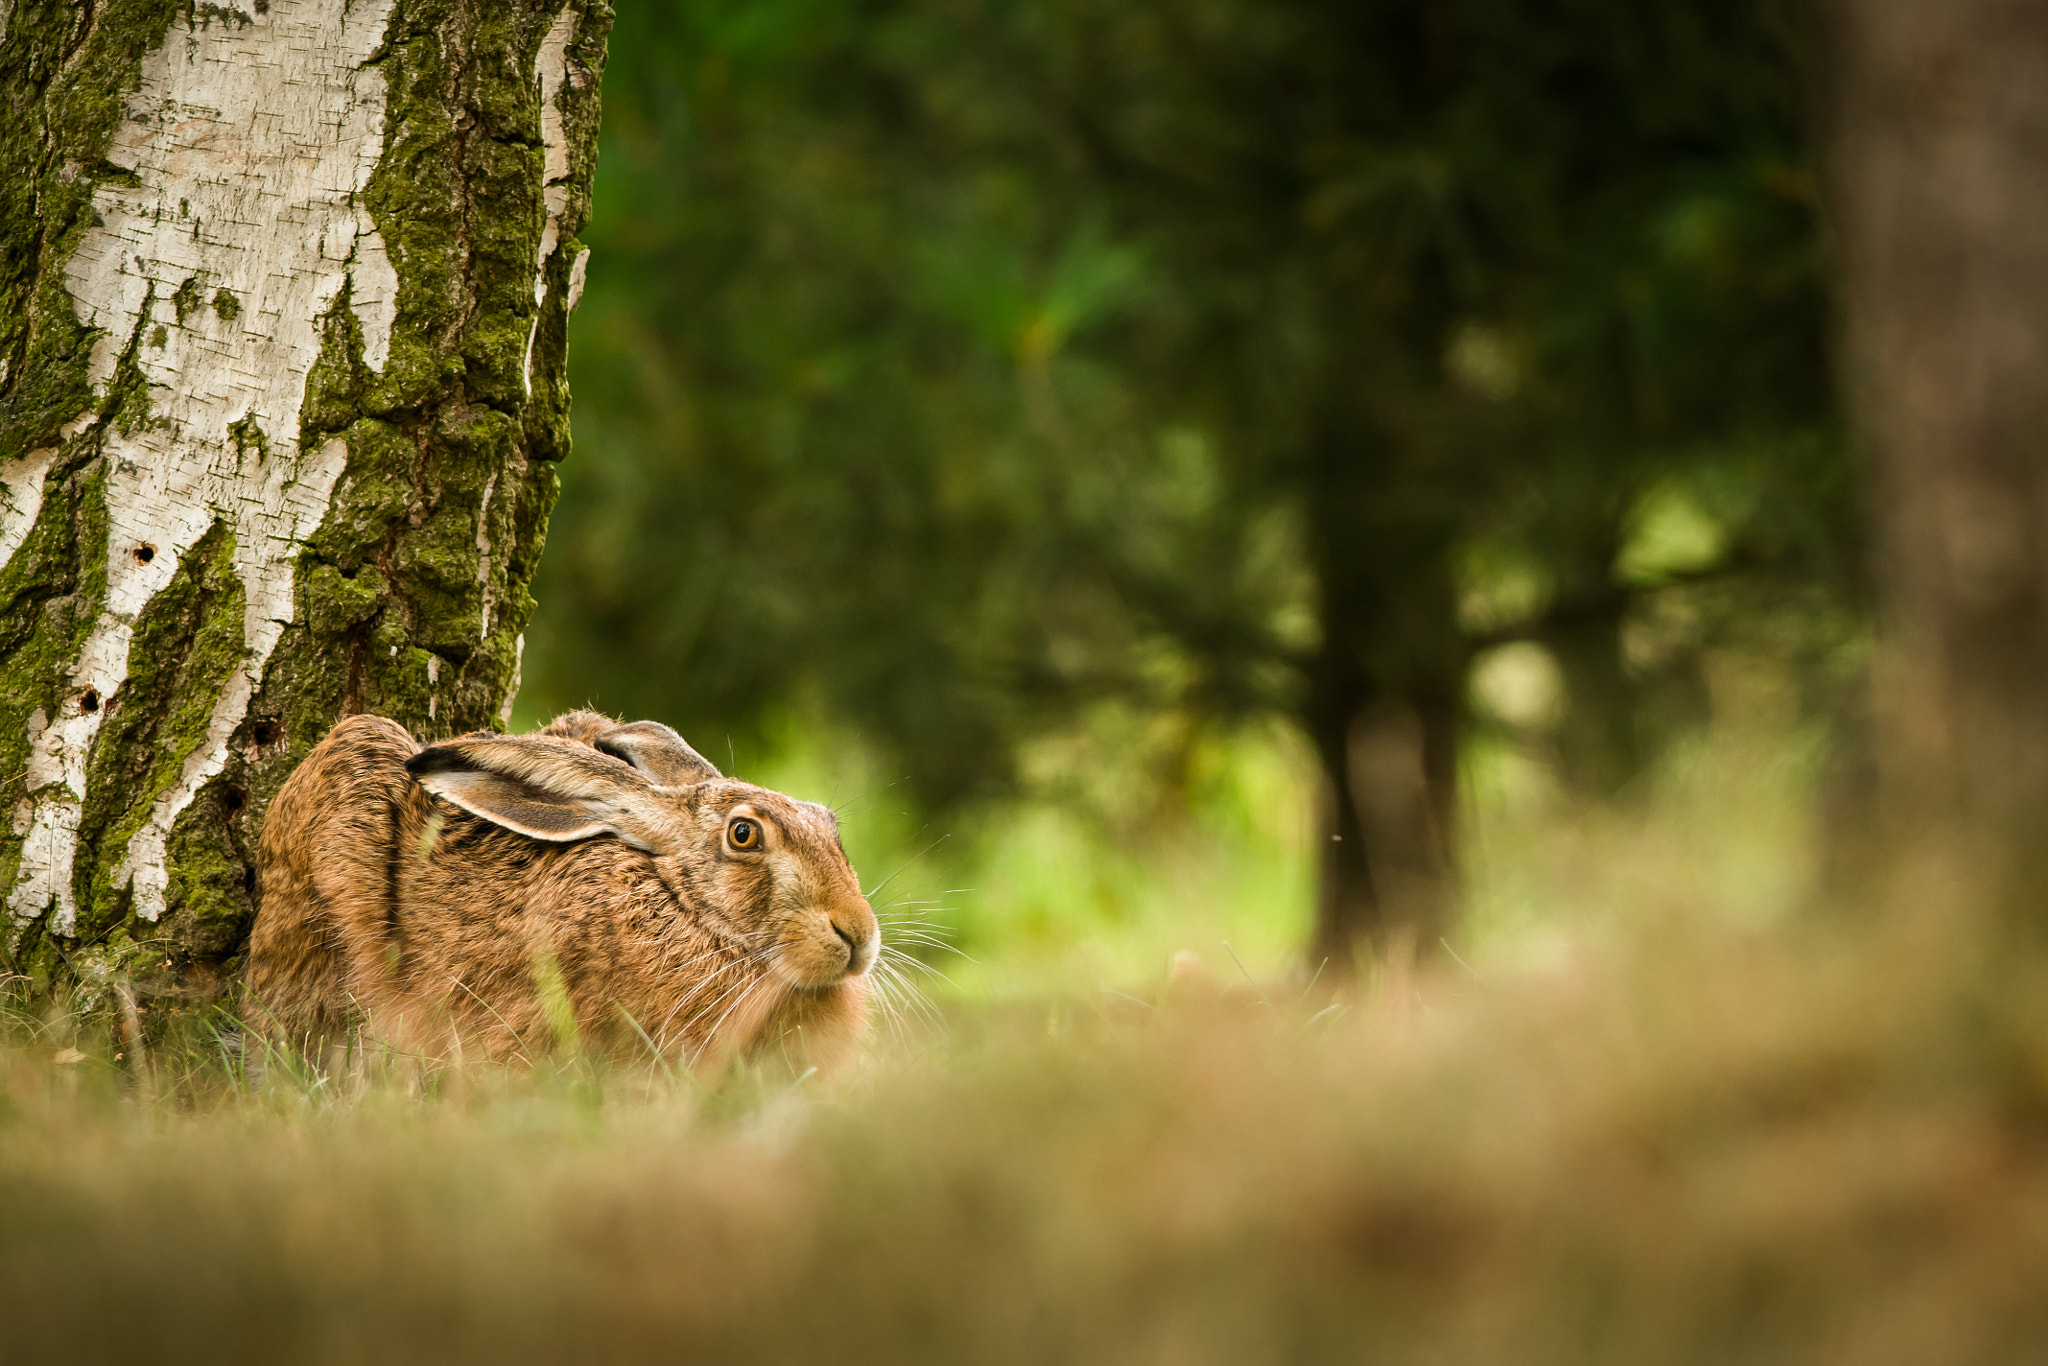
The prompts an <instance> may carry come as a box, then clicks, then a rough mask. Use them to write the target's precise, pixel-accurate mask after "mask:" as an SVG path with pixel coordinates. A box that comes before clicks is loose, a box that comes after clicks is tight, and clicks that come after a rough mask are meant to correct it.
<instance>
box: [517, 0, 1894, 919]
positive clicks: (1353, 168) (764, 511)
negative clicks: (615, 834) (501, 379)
mask: <svg viewBox="0 0 2048 1366" xmlns="http://www.w3.org/2000/svg"><path fill="white" fill-rule="evenodd" d="M1786 13H1787V11H1786V10H1785V8H1784V7H1782V6H1780V5H1778V4H1775V3H1769V0H1630V2H1629V3H1619V0H1436V2H1434V3H1428V4H1424V3H1420V0H1348V2H1347V3H1314V2H1312V0H1256V3H1255V2H1254V0H1200V2H1198V3H1196V2H1191V0H1172V2H1171V3H1168V0H1037V2H1035V3H1025V2H1024V0H753V3H749V4H747V5H737V6H736V5H730V4H718V3H710V2H709V0H670V2H669V3H661V4H654V3H649V4H644V5H635V6H630V7H626V8H625V9H624V11H623V12H622V13H621V15H620V18H619V23H618V27H617V30H616V33H615V36H614V40H613V49H612V58H611V63H610V65H609V67H608V69H607V72H606V76H605V82H606V84H605V92H604V93H605V120H604V135H603V136H604V141H603V148H602V156H601V162H600V167H599V172H598V183H597V190H596V210H595V221H594V222H593V225H592V227H591V230H590V233H589V241H590V244H591V246H592V247H593V248H594V255H593V262H592V266H591V270H590V285H589V289H588V291H587V293H586V295H585V298H584V301H583V304H582V307H581V311H580V312H579V313H578V315H577V318H576V321H575V327H574V337H573V344H572V348H571V356H572V360H571V364H572V367H573V372H574V373H573V382H574V387H575V391H576V401H577V407H576V428H577V442H578V444H577V455H576V458H575V459H574V460H573V461H571V462H569V464H568V465H567V466H566V467H565V470H564V476H565V481H566V485H565V494H564V498H563V501H562V504H561V507H560V510H559V511H558V513H557V514H556V517H555V521H554V526H553V528H552V532H551V542H550V545H549V547H548V551H547V554H546V556H545V558H544V560H543V568H542V572H541V582H540V585H539V588H538V593H539V596H540V598H541V603H542V605H541V609H540V613H539V615H538V617H537V618H536V621H535V625H534V628H533V639H532V641H531V642H530V644H531V649H530V651H529V654H528V678H529V685H530V687H529V695H528V697H527V699H526V701H525V702H524V704H523V705H525V706H526V707H529V708H532V709H534V710H544V709H550V708H552V707H555V706H561V705H570V704H575V703H583V702H590V703H594V704H595V705H598V706H601V707H603V708H605V709H607V710H609V711H612V712H615V713H621V714H626V715H634V716H640V715H646V716H656V717H660V718H662V719H665V720H669V721H671V722H673V723H675V724H677V725H678V726H679V727H681V728H682V729H683V730H684V731H685V733H687V734H690V735H691V736H693V737H694V738H695V739H696V740H697V742H698V744H699V745H700V747H702V748H704V749H705V751H706V752H707V753H710V754H712V755H713V756H714V757H717V758H721V759H722V758H723V757H724V755H723V754H722V753H721V751H722V750H724V749H726V748H727V746H728V745H730V746H732V747H734V748H735V749H736V750H737V749H745V750H747V751H750V752H754V753H760V752H762V751H763V750H769V749H773V748H774V744H773V741H774V739H775V737H776V736H778V735H782V734H786V733H788V731H789V729H790V726H791V718H792V717H795V718H803V720H804V721H805V722H807V723H816V724H817V725H819V726H824V727H829V730H826V731H823V732H820V733H829V734H833V735H840V736H847V737H851V742H852V743H857V744H858V745H860V746H862V747H864V748H866V749H868V750H871V751H873V752H874V753H875V754H877V755H879V756H880V758H879V760H878V762H880V763H881V764H883V765H884V767H885V769H886V771H887V773H888V778H887V779H881V778H879V777H878V781H881V782H884V783H886V782H887V781H889V780H891V779H893V778H894V775H895V774H896V773H901V774H903V775H905V777H904V780H903V783H902V785H901V787H900V788H891V789H890V792H891V795H890V797H889V800H890V801H891V802H899V799H900V803H901V804H903V805H905V806H906V808H907V809H912V810H922V811H930V810H933V809H943V808H953V809H956V810H957V809H959V808H961V807H962V806H963V805H965V806H972V805H973V804H974V803H975V802H976V801H977V800H979V799H986V798H990V797H995V796H1001V795H1003V794H1006V793H1012V792H1015V791H1016V790H1017V789H1018V786H1019V784H1020V782H1021V783H1022V784H1023V785H1024V786H1025V787H1026V788H1030V789H1033V790H1039V791H1046V790H1051V791H1054V792H1055V794H1056V792H1057V789H1058V788H1059V787H1060V786H1061V782H1062V779H1063V775H1064V777H1066V778H1071V776H1072V775H1073V774H1074V773H1075V772H1076V771H1077V770H1080V769H1085V768H1087V767H1089V766H1091V765H1093V766H1097V767H1100V766H1104V765H1108V766H1113V767H1114V766H1122V767H1124V768H1130V769H1142V770H1143V771H1144V772H1146V773H1147V774H1149V775H1151V778H1152V780H1153V781H1152V783H1151V785H1150V786H1149V787H1144V788H1143V790H1133V791H1130V792H1124V793H1122V794H1121V795H1120V796H1119V797H1118V798H1117V799H1116V800H1115V801H1113V802H1111V803H1108V806H1109V807H1110V808H1112V809H1113V815H1114V816H1115V818H1116V819H1118V820H1121V821H1122V822H1123V823H1124V826H1123V828H1126V829H1137V828H1140V827H1142V826H1144V825H1145V823H1146V822H1147V821H1148V820H1149V819H1151V818H1152V817H1153V816H1155V815H1156V814H1157V809H1158V808H1159V807H1160V806H1161V805H1162V804H1167V805H1170V804H1172V803H1173V802H1175V801H1177V800H1181V799H1182V798H1183V797H1184V796H1185V794H1186V793H1187V791H1188V790H1189V785H1190V783H1191V781H1193V779H1194V777H1195V775H1196V774H1197V772H1198V770H1199V769H1200V766H1201V764H1202V763H1203V762H1204V760H1203V759H1202V755H1203V754H1204V753H1205V745H1209V744H1211V743H1212V742H1213V740H1214V738H1215V737H1218V736H1228V735H1231V734H1238V733H1242V728H1243V727H1244V726H1246V725H1247V724H1252V723H1257V722H1260V721H1261V720H1262V719H1264V718H1275V717H1277V718H1280V719H1282V720H1283V721H1284V722H1286V723H1289V724H1291V725H1292V726H1293V727H1294V728H1295V729H1296V730H1297V731H1298V733H1300V734H1301V735H1303V736H1305V737H1306V738H1307V739H1308V741H1309V744H1310V747H1311V749H1312V751H1313V753H1314V754H1315V756H1316V760H1317V761H1318V762H1319V763H1320V766H1321V769H1322V774H1323V783H1324V786H1325V787H1326V788H1327V789H1329V790H1330V791H1331V792H1332V793H1333V794H1334V795H1335V796H1336V798H1337V801H1336V803H1335V805H1334V806H1332V807H1331V811H1330V814H1329V815H1328V816H1327V817H1326V819H1327V820H1328V821H1330V822H1331V824H1329V825H1328V826H1327V827H1326V828H1329V829H1333V830H1336V831H1343V830H1347V829H1348V830H1353V831H1354V837H1353V839H1352V842H1351V844H1349V845H1343V844H1339V843H1331V842H1328V841H1324V842H1321V843H1319V844H1318V845H1317V847H1318V848H1321V849H1322V850H1323V851H1324V854H1325V856H1326V857H1336V856H1337V855H1340V854H1341V855H1347V856H1350V857H1352V858H1353V859H1355V860H1367V859H1369V858H1370V857H1372V854H1371V852H1370V851H1366V850H1363V849H1362V844H1363V841H1361V840H1360V839H1358V838H1357V837H1356V827H1357V825H1358V821H1359V815H1358V810H1359V809H1362V808H1361V807H1360V803H1361V802H1363V803H1364V804H1365V805H1370V801H1371V797H1370V794H1361V793H1359V792H1356V791H1353V790H1352V789H1353V788H1354V787H1355V785H1356V783H1357V782H1358V781H1359V778H1358V774H1357V772H1356V771H1355V770H1356V767H1357V766H1356V765H1355V764H1354V763H1352V762H1350V759H1349V757H1348V756H1349V753H1350V751H1349V750H1348V749H1347V746H1348V745H1350V744H1351V743H1352V741H1351V738H1350V737H1352V736H1353V735H1355V729H1356V723H1357V721H1358V718H1360V717H1361V716H1365V715H1368V714H1371V713H1372V712H1373V711H1374V709H1375V708H1384V707H1385V706H1388V705H1398V706H1400V707H1404V708H1408V709H1410V710H1411V711H1412V712H1413V713H1414V714H1416V715H1418V716H1419V717H1420V718H1421V721H1422V726H1423V733H1424V734H1425V737H1426V741H1427V744H1426V748H1427V749H1428V753H1429V755H1430V756H1431V757H1430V758H1429V761H1428V762H1429V764H1430V766H1431V769H1430V778H1431V781H1432V782H1433V783H1435V784H1436V785H1437V786H1438V787H1440V788H1448V787H1449V785H1451V784H1452V783H1453V782H1454V781H1455V774H1456V771H1457V769H1456V764H1455V762H1453V761H1447V760H1446V759H1445V758H1444V756H1445V755H1447V754H1455V752H1456V751H1457V749H1458V747H1459V746H1461V745H1463V744H1465V743H1467V742H1468V740H1469V738H1470V736H1471V734H1472V728H1473V727H1474V726H1475V725H1477V726H1479V727H1481V729H1482V730H1483V731H1484V732H1485V733H1487V734H1492V735H1495V736H1496V737H1499V736H1506V737H1508V738H1509V739H1511V740H1513V741H1514V742H1515V743H1523V744H1527V745H1532V746H1536V747H1538V748H1540V749H1541V751H1542V752H1543V754H1544V755H1545V756H1546V758H1547V759H1548V760H1551V761H1554V762H1555V763H1556V764H1557V765H1558V767H1559V768H1560V769H1561V771H1562V772H1563V773H1564V774H1565V775H1566V777H1567V780H1568V781H1569V782H1571V783H1572V784H1574V785H1576V786H1577V787H1579V788H1580V789H1582V790H1585V791H1589V792H1594V793H1604V792H1611V791H1613V790H1615V789H1616V788H1617V787H1618V786H1619V785H1620V784H1622V783H1623V782H1625V781H1627V780H1628V779H1629V778H1630V777H1631V776H1632V775H1633V774H1635V773H1636V772H1638V771H1640V770H1641V768H1642V767H1643V765H1644V764H1645V762H1646V761H1647V760H1648V759H1649V758H1650V757H1651V756H1652V755H1653V754H1654V753H1655V752H1656V750H1657V747H1658V746H1659V745H1660V744H1661V743H1663V741H1664V740H1665V739H1666V738H1668V737H1669V736H1672V735H1674V734H1678V733H1681V732H1682V731H1683V730H1684V728H1685V726H1686V724H1687V723H1688V722H1689V721H1691V720H1694V719H1697V718H1698V717H1700V716H1701V715H1703V714H1704V712H1705V709H1706V708H1705V702H1704V697H1705V691H1706V689H1705V683H1704V670H1705V668H1706V660H1707V659H1708V658H1709V656H1710V655H1711V653H1712V651H1713V650H1714V649H1715V648H1716V647H1717V646H1719V645H1723V644H1726V643H1727V642H1728V641H1730V640H1735V639H1738V638H1740V639H1745V640H1749V641H1751V642H1752V643H1753V642H1754V641H1755V640H1757V639H1765V640H1767V641H1768V642H1769V643H1770V644H1771V647H1772V648H1773V649H1775V650H1777V652H1778V653H1779V654H1781V655H1788V656H1794V657H1798V658H1801V659H1805V660H1807V661H1808V663H1809V664H1811V663H1812V662H1814V661H1824V660H1825V659H1827V658H1831V657H1832V656H1831V655H1830V653H1829V652H1830V651H1833V650H1834V649H1835V648H1836V646H1837V645H1838V644H1839V642H1840V640H1841V639H1842V638H1843V637H1844V636H1845V635H1846V634H1848V633H1850V631H1851V630H1852V627H1853V619H1854V606H1855V603H1856V601H1857V598H1858V594H1857V591H1856V584H1855V578H1856V575H1855V572H1854V566H1855V564H1856V547H1855V545H1854V543H1853V538H1852V535H1851V533H1850V530H1849V524H1850V520H1851V514H1852V512H1853V508H1852V506H1851V499H1850V496H1849V491H1848V487H1847V479H1846V473H1845V463H1844V461H1843V458H1842V450H1841V442H1840V441H1839V440H1838V438H1837V436H1836V434H1835V417H1834V401H1833V395H1832V390H1831V384H1830V377H1829V371H1828V362H1827V357H1826V348H1825V345H1824V341H1825V328H1826V310H1825V306H1824V299H1823V293H1822V281H1821V276H1820V260H1819V237H1818V233H1817V229H1816V226H1815V207H1814V194H1813V184H1812V168H1811V159H1810V155H1809V152H1808V149H1807V138H1806V134H1805V132H1804V129H1803V123H1802V109H1801V103H1800V101H1801V99H1802V98H1803V97H1802V94H1801V91H1802V82H1801V79H1800V71H1799V65H1798V56H1797V54H1798V51H1799V43H1798V41H1797V39H1798V34H1797V33H1796V32H1795V31H1794V29H1793V28H1792V26H1791V24H1790V22H1789V20H1788V19H1787V18H1786ZM1530 642H1533V643H1534V644H1535V645H1536V646H1538V647H1539V648H1538V649H1537V651H1536V652H1535V654H1533V655H1529V654H1527V651H1526V646H1527V643H1530ZM1502 647H1510V648H1521V649H1523V650H1524V656H1523V658H1524V662H1525V663H1529V662H1531V661H1533V663H1534V665H1535V667H1536V669H1537V673H1538V674H1545V671H1546V670H1547V671H1548V673H1547V674H1545V677H1547V678H1548V679H1549V681H1548V683H1547V684H1546V683H1545V682H1544V681H1543V679H1541V678H1539V679H1537V680H1536V682H1535V683H1533V684H1529V686H1533V687H1535V688H1536V689H1537V691H1538V693H1541V692H1542V690H1543V688H1544V687H1546V686H1547V687H1548V688H1549V694H1548V696H1549V701H1548V702H1547V703H1545V702H1543V700H1542V698H1541V697H1536V703H1535V704H1533V705H1529V706H1523V707H1521V708H1520V709H1519V710H1517V708H1516V706H1514V705H1508V706H1504V707H1503V706H1498V705H1488V704H1487V700H1486V699H1487V698H1488V697H1490V696H1493V695H1494V694H1495V693H1498V692H1499V689H1497V688H1494V689H1491V690H1487V689H1482V695H1481V698H1480V702H1481V705H1480V706H1479V707H1478V708H1477V709H1476V710H1475V709H1474V708H1473V706H1472V704H1471V700H1470V699H1471V695H1472V694H1471V684H1470V680H1471V676H1472V666H1473V663H1474V660H1475V657H1482V659H1481V662H1482V663H1485V662H1487V660H1490V659H1491V658H1492V655H1491V654H1490V653H1489V652H1498V651H1499V650H1500V649H1501V648H1502ZM1513 660H1514V656H1510V657H1508V663H1509V664H1510V665H1511V664H1513ZM1492 672H1493V673H1495V674H1502V675H1503V676H1508V675H1511V674H1513V673H1514V669H1512V668H1505V669H1503V668H1495V669H1493V671H1492ZM1522 674H1523V675H1525V676H1526V677H1525V678H1524V682H1525V683H1526V682H1527V681H1528V678H1529V677H1534V675H1528V670H1527V669H1523V670H1522ZM1803 676H1806V677H1810V678H1812V679H1814V680H1816V681H1817V682H1819V683H1820V684H1822V685H1825V684H1826V683H1827V682H1828V680H1829V678H1830V675H1828V674H1827V672H1826V671H1825V670H1824V669H1816V668H1808V669H1807V671H1806V674H1805V675H1803ZM1486 677H1487V675H1486V673H1485V670H1482V678H1481V680H1480V681H1481V682H1485V681H1486ZM1512 691H1513V688H1512V687H1511V688H1510V689H1509V692H1512ZM1522 691H1523V693H1525V694H1527V693H1528V687H1523V689H1522ZM1502 695H1506V694H1502ZM1529 696H1531V697H1535V696H1536V695H1535V694H1529ZM1061 737H1067V739H1068V740H1070V741H1071V742H1072V743H1071V744H1070V745H1069V747H1068V748H1067V749H1065V750H1061V748H1060V746H1061V744H1063V743H1066V741H1063V740H1062V739H1061ZM1091 737H1092V741H1093V743H1092V744H1091V743H1090V740H1091ZM1048 754H1064V756H1065V760H1066V762H1065V763H1064V764H1062V763H1060V762H1045V761H1044V760H1045V756H1047V755H1048ZM1034 756H1036V759H1034ZM1148 794H1149V795H1148ZM1437 795H1438V797H1439V798H1444V797H1445V796H1446V794H1445V793H1443V792H1439V793H1438V794H1437ZM1098 809H1102V808H1101V806H1100V804H1099V805H1098ZM1442 809H1444V810H1446V811H1447V810H1449V809H1450V806H1449V804H1448V802H1445V803H1444V804H1443V806H1442ZM1354 851H1355V852H1354ZM1340 861H1341V860H1340ZM1333 877H1334V878H1335V880H1336V881H1337V882H1338V883H1342V882H1343V880H1344V879H1345V878H1347V877H1349V878H1352V879H1353V880H1356V881H1361V882H1362V883H1369V882H1370V870H1369V869H1368V868H1367V867H1366V865H1365V863H1363V862H1360V863H1358V865H1357V867H1355V868H1350V869H1348V870H1347V869H1346V868H1345V867H1338V868H1336V870H1335V872H1334V874H1333V872H1332V871H1331V869H1330V868H1328V867H1326V869H1325V874H1324V882H1325V887H1326V899H1327V888H1328V887H1329V886H1330V885H1332V879H1333Z"/></svg>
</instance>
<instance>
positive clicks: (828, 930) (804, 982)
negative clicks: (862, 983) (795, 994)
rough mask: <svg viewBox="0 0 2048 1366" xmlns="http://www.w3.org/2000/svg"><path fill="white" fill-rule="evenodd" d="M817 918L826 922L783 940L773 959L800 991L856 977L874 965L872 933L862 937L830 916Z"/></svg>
mask: <svg viewBox="0 0 2048 1366" xmlns="http://www.w3.org/2000/svg"><path fill="white" fill-rule="evenodd" d="M818 919H820V920H823V921H824V922H825V923H824V924H823V925H822V926H805V927H803V929H802V931H800V932H799V933H797V934H793V935H790V936H789V937H788V938H786V939H784V941H783V943H782V946H781V949H780V951H779V952H778V953H776V955H775V958H774V964H775V970H776V972H777V974H778V975H780V976H781V977H782V978H783V979H784V980H785V981H787V982H788V983H789V984H790V985H791V986H793V987H797V988H799V989H803V990H809V991H823V990H825V989H827V988H829V987H833V986H837V985H838V984H839V983H841V982H844V981H846V980H847V979H848V978H852V977H859V976H860V975H862V974H863V973H865V972H866V971H867V970H868V969H869V968H870V967H872V966H873V965H874V961H875V956H876V954H877V953H878V952H879V949H880V945H879V944H878V943H877V942H876V940H875V937H874V936H873V935H869V936H867V937H865V938H863V937H861V936H860V935H859V934H858V932H849V931H848V930H847V929H846V928H845V927H844V926H841V925H839V924H838V923H837V922H835V921H833V920H831V919H830V918H829V917H826V916H823V915H820V916H819V917H818Z"/></svg>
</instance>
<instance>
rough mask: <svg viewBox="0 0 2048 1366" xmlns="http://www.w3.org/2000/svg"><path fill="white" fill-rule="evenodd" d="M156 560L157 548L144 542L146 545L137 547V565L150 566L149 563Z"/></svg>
mask: <svg viewBox="0 0 2048 1366" xmlns="http://www.w3.org/2000/svg"><path fill="white" fill-rule="evenodd" d="M155 558H156V547H155V546H153V545H150V544H148V543H147V542H144V543H143V544H142V545H139V546H136V547H135V562H136V563H137V564H148V563H149V562H150V561H151V560H153V559H155Z"/></svg>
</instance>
